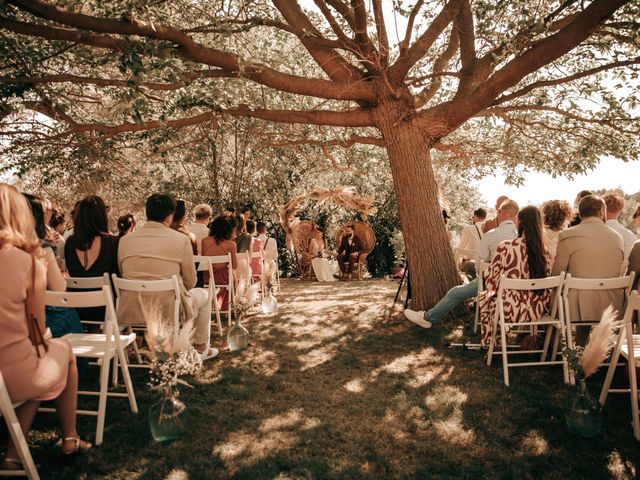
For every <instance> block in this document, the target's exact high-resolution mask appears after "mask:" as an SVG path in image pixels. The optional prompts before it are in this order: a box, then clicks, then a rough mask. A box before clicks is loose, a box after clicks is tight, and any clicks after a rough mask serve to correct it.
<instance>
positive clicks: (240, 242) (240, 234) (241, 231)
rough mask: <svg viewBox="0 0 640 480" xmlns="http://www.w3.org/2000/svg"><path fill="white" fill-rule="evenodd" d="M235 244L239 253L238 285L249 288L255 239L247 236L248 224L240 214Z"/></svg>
mask: <svg viewBox="0 0 640 480" xmlns="http://www.w3.org/2000/svg"><path fill="white" fill-rule="evenodd" d="M234 218H235V227H236V228H235V239H234V240H235V242H236V249H237V250H236V251H237V253H238V270H237V275H238V283H239V284H240V285H241V286H244V287H247V286H248V285H249V284H250V283H251V269H250V267H249V264H250V263H251V259H250V255H251V248H252V247H251V245H252V242H253V237H251V235H249V234H247V229H246V223H245V221H244V217H243V216H242V215H240V214H238V215H236V216H235V217H234Z"/></svg>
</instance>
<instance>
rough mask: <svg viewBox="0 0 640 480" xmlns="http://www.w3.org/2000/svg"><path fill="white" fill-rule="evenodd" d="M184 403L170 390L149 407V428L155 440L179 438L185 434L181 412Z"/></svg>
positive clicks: (166, 440)
mask: <svg viewBox="0 0 640 480" xmlns="http://www.w3.org/2000/svg"><path fill="white" fill-rule="evenodd" d="M185 408H186V407H185V404H184V403H183V402H181V401H180V400H178V399H177V398H176V395H175V394H174V393H173V392H172V391H170V392H168V393H166V394H165V395H164V396H163V397H162V398H161V399H160V400H159V401H158V402H156V403H154V404H153V405H151V407H150V408H149V417H148V420H149V430H150V431H151V436H152V437H153V439H154V440H155V441H156V442H170V441H172V440H179V439H181V438H183V437H184V435H185V428H184V425H183V423H182V418H181V417H182V413H183V412H184V410H185Z"/></svg>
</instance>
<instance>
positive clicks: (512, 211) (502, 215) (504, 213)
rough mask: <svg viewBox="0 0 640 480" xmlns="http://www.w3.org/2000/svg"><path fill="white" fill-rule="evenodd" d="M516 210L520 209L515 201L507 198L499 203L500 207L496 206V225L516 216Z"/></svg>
mask: <svg viewBox="0 0 640 480" xmlns="http://www.w3.org/2000/svg"><path fill="white" fill-rule="evenodd" d="M518 210H520V207H519V206H518V204H517V203H516V202H514V201H513V200H510V199H508V198H507V199H506V200H504V201H503V202H502V203H501V204H500V207H499V208H498V215H497V216H496V220H497V221H498V225H500V224H501V223H502V222H504V221H505V220H515V219H516V217H517V216H518Z"/></svg>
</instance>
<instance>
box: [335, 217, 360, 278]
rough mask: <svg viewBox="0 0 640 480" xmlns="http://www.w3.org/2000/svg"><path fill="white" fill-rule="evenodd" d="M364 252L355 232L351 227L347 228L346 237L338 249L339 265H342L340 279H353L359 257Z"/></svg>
mask: <svg viewBox="0 0 640 480" xmlns="http://www.w3.org/2000/svg"><path fill="white" fill-rule="evenodd" d="M360 252H362V242H361V241H360V239H359V238H358V237H356V236H355V234H354V232H353V227H352V226H351V225H349V226H347V227H346V228H345V232H344V235H343V236H342V240H341V241H340V248H338V264H339V265H340V272H341V275H340V278H342V279H347V280H348V279H351V278H352V276H353V267H354V265H355V264H356V263H357V262H358V257H359V256H360Z"/></svg>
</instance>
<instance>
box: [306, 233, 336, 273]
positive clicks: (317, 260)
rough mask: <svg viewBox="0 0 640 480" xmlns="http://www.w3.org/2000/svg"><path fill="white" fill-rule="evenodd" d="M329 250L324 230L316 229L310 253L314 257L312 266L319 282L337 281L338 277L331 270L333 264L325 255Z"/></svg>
mask: <svg viewBox="0 0 640 480" xmlns="http://www.w3.org/2000/svg"><path fill="white" fill-rule="evenodd" d="M326 250H327V245H326V243H325V241H324V234H323V232H322V230H320V229H317V230H316V236H315V238H313V239H312V240H311V243H310V245H309V253H311V254H312V255H313V256H314V257H313V260H311V267H312V268H313V273H315V274H316V278H317V279H318V281H319V282H335V281H336V278H335V277H334V276H333V272H332V270H331V264H330V263H329V260H327V259H326V258H324V257H323V255H324V254H325V252H326Z"/></svg>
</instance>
